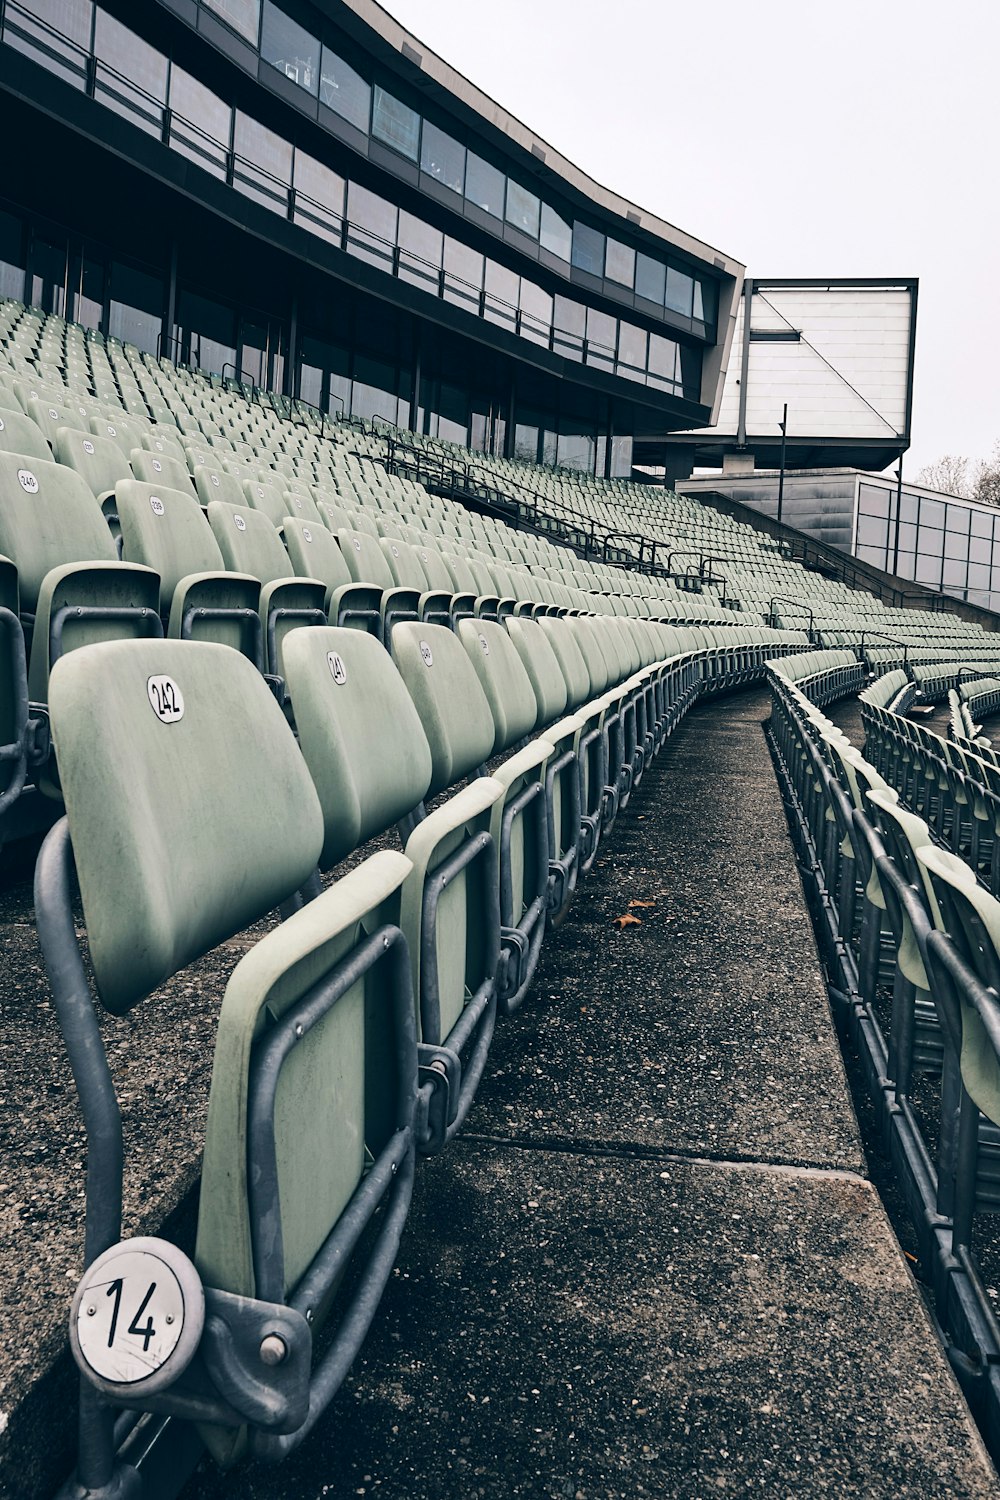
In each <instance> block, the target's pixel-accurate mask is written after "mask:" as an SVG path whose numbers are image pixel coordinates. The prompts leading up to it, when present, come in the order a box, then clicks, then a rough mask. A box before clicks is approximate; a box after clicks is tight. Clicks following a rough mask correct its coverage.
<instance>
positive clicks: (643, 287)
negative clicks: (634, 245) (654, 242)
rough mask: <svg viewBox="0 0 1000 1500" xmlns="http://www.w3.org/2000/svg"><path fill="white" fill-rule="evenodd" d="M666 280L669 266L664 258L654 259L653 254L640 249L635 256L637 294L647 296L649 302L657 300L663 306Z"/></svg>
mask: <svg viewBox="0 0 1000 1500" xmlns="http://www.w3.org/2000/svg"><path fill="white" fill-rule="evenodd" d="M666 282H667V268H666V266H665V265H664V264H663V262H662V260H653V259H652V257H651V256H649V255H643V254H642V252H641V251H640V252H639V254H638V255H637V256H636V258H635V290H636V295H637V296H639V297H645V299H646V301H647V302H655V303H657V305H658V306H659V307H662V306H663V293H664V290H665V288H666Z"/></svg>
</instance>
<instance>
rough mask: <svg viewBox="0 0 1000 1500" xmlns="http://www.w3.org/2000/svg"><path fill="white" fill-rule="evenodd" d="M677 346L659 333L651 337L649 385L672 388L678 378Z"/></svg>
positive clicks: (652, 334)
mask: <svg viewBox="0 0 1000 1500" xmlns="http://www.w3.org/2000/svg"><path fill="white" fill-rule="evenodd" d="M678 364H679V361H678V358H677V345H676V343H675V342H674V340H673V339H665V338H663V336H662V335H661V334H659V333H651V334H650V335H649V384H650V385H656V386H663V387H672V386H673V385H674V383H675V381H676V380H677V377H678Z"/></svg>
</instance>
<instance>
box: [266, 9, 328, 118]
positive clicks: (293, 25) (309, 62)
mask: <svg viewBox="0 0 1000 1500" xmlns="http://www.w3.org/2000/svg"><path fill="white" fill-rule="evenodd" d="M260 55H261V57H262V58H263V59H264V61H265V62H266V63H270V64H271V66H272V67H275V68H277V69H278V70H279V72H282V73H284V75H285V77H286V78H290V79H291V80H292V82H293V83H297V84H298V86H299V88H300V89H305V91H306V93H307V94H313V95H315V94H316V92H317V90H318V88H319V38H318V37H315V36H313V35H312V34H311V33H310V32H308V31H307V30H306V28H305V27H304V26H300V25H299V23H298V22H297V21H293V20H292V18H291V16H286V15H285V12H284V11H283V10H279V9H278V7H277V6H276V5H272V4H271V0H264V20H263V24H262V26H261V29H260Z"/></svg>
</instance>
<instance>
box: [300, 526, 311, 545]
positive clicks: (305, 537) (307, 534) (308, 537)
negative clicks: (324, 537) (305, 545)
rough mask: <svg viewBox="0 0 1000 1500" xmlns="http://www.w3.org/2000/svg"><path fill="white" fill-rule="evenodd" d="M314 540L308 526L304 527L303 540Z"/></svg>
mask: <svg viewBox="0 0 1000 1500" xmlns="http://www.w3.org/2000/svg"><path fill="white" fill-rule="evenodd" d="M312 539H313V534H312V532H311V531H310V530H309V527H308V526H303V528H302V540H303V541H304V542H311V541H312Z"/></svg>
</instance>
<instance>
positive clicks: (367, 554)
mask: <svg viewBox="0 0 1000 1500" xmlns="http://www.w3.org/2000/svg"><path fill="white" fill-rule="evenodd" d="M337 540H338V542H339V543H340V546H341V550H342V551H343V554H344V557H345V558H346V559H347V566H348V567H349V568H350V570H351V576H352V578H354V579H355V580H356V581H357V582H358V583H374V584H375V585H376V586H377V587H378V588H380V589H391V588H395V587H396V580H395V579H394V578H393V576H392V570H391V569H390V567H389V564H388V563H387V562H386V560H385V558H384V557H383V556H382V551H381V548H380V547H379V544H378V542H377V541H376V539H375V538H374V537H373V536H369V535H368V533H367V532H366V531H347V530H341V531H338V532H337Z"/></svg>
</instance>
